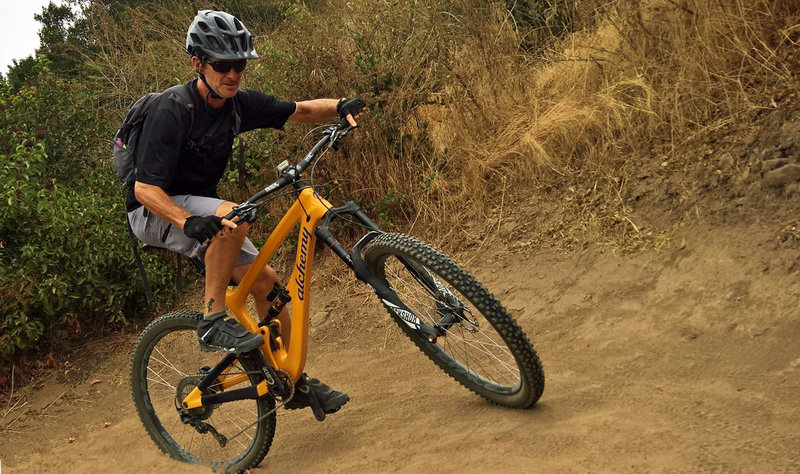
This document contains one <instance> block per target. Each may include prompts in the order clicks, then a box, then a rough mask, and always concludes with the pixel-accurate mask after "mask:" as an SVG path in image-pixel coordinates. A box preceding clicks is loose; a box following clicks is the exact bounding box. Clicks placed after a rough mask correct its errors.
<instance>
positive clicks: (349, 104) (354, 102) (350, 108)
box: [336, 98, 367, 118]
mask: <svg viewBox="0 0 800 474" xmlns="http://www.w3.org/2000/svg"><path fill="white" fill-rule="evenodd" d="M365 108H367V104H365V103H364V101H363V100H361V99H359V98H355V99H341V100H340V101H339V103H337V104H336V113H338V114H339V118H345V117H347V114H350V115H352V116H353V117H355V116H356V115H358V114H360V113H361V112H363V111H364V109H365Z"/></svg>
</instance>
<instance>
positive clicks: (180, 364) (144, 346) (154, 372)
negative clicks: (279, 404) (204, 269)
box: [131, 311, 275, 472]
mask: <svg viewBox="0 0 800 474" xmlns="http://www.w3.org/2000/svg"><path fill="white" fill-rule="evenodd" d="M200 318H202V314H200V313H197V312H194V311H177V312H173V313H168V314H165V315H163V316H161V317H159V318H158V319H156V320H155V321H153V322H152V323H150V324H149V325H148V326H147V327H146V328H145V330H144V331H143V332H142V334H141V335H140V336H139V340H138V342H137V343H136V348H135V350H134V354H133V358H132V360H131V394H132V396H133V401H134V405H135V406H136V411H137V412H138V414H139V418H140V420H141V421H142V424H143V425H144V427H145V430H146V431H147V433H148V434H149V435H150V438H152V439H153V441H154V442H155V443H156V445H157V446H158V447H159V448H160V449H161V450H162V451H163V452H165V453H167V454H169V455H170V456H171V457H172V458H174V459H176V460H178V461H183V462H187V463H198V464H205V465H210V467H211V468H212V469H213V470H214V471H216V472H240V471H244V470H246V469H251V468H253V467H255V466H257V465H258V464H259V463H260V462H261V461H262V460H263V459H264V457H265V456H266V455H267V452H268V451H269V448H270V446H271V445H272V439H273V437H274V435H275V413H274V412H273V413H271V414H270V415H268V416H266V417H264V418H263V419H261V417H262V416H264V414H266V413H268V412H270V411H271V410H273V409H274V408H275V401H274V400H273V399H272V398H271V397H269V396H267V397H261V398H259V399H258V400H240V401H236V402H227V403H222V404H219V405H215V406H212V407H206V408H201V409H197V410H205V411H203V412H201V413H202V417H205V418H202V419H203V421H206V422H209V423H211V424H212V425H214V426H215V428H216V429H218V430H219V431H220V433H221V434H223V435H224V434H226V433H227V434H228V435H229V436H232V434H233V433H236V432H237V431H239V430H240V429H241V428H244V427H245V426H247V425H248V424H250V423H252V422H255V421H256V420H257V419H258V420H259V421H258V422H257V423H256V424H255V426H254V427H252V428H250V429H249V431H246V432H245V433H243V436H239V437H236V438H233V439H231V441H230V443H229V444H227V445H226V447H225V448H222V447H220V446H219V443H218V442H217V441H216V440H215V439H214V437H213V436H212V435H211V434H210V433H206V434H199V433H197V432H196V430H195V429H194V428H193V427H192V426H190V425H186V424H184V423H182V422H181V421H180V416H179V414H178V412H177V409H175V408H174V406H173V407H172V409H170V407H169V406H168V405H169V403H174V399H175V397H173V399H172V400H170V399H169V394H170V392H173V393H174V395H177V390H179V389H180V387H181V383H184V384H186V382H185V381H184V379H186V378H187V377H201V373H200V368H201V367H213V366H214V365H215V364H216V362H218V361H219V360H221V359H222V357H224V354H223V353H221V352H214V353H204V352H200V350H199V345H198V341H197V323H198V322H199V320H200ZM234 367H235V369H236V370H237V371H242V372H244V371H246V372H248V377H249V379H250V383H251V384H253V385H255V384H257V383H258V382H259V381H260V380H261V378H260V376H259V375H258V372H259V371H260V368H261V364H260V363H259V362H258V360H257V358H256V357H255V356H253V357H250V356H248V355H244V356H242V357H240V358H239V359H238V361H237V362H236V363H235V366H234ZM188 385H189V388H186V390H190V389H191V384H188ZM234 388H241V384H240V386H238V387H234ZM178 398H180V397H178ZM156 406H157V407H158V408H156Z"/></svg>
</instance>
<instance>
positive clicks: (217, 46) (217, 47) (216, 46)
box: [206, 36, 224, 52]
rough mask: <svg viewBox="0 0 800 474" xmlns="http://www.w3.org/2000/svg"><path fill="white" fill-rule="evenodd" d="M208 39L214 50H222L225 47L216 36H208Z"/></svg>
mask: <svg viewBox="0 0 800 474" xmlns="http://www.w3.org/2000/svg"><path fill="white" fill-rule="evenodd" d="M206 39H208V44H209V45H210V46H211V49H213V50H214V51H219V52H221V51H222V50H223V49H224V48H223V47H222V45H221V44H220V43H219V40H217V38H214V37H213V36H207V37H206Z"/></svg>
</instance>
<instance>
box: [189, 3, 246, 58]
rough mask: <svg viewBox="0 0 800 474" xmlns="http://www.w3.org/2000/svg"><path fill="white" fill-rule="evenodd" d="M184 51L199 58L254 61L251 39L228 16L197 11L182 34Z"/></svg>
mask: <svg viewBox="0 0 800 474" xmlns="http://www.w3.org/2000/svg"><path fill="white" fill-rule="evenodd" d="M186 52H187V53H189V54H191V55H192V56H198V57H200V58H208V57H213V58H216V59H233V60H235V59H258V54H256V50H255V48H254V47H253V37H252V36H251V35H250V32H249V31H247V28H245V27H244V25H243V24H242V22H241V21H239V19H238V18H236V17H235V16H233V15H231V14H230V13H225V12H218V11H214V10H200V11H198V12H197V15H196V16H195V17H194V21H193V22H192V24H191V25H190V26H189V31H188V32H187V33H186Z"/></svg>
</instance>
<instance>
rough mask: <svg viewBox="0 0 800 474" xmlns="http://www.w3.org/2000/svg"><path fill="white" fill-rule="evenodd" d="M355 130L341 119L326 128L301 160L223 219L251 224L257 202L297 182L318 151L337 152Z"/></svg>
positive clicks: (235, 207) (345, 120)
mask: <svg viewBox="0 0 800 474" xmlns="http://www.w3.org/2000/svg"><path fill="white" fill-rule="evenodd" d="M355 128H357V127H353V126H352V125H350V123H349V122H348V121H347V119H346V118H343V119H341V120H340V121H339V123H337V124H335V125H331V126H329V127H328V128H326V129H325V131H324V132H323V133H322V135H323V136H322V138H320V139H319V141H317V143H315V144H314V146H313V147H311V150H309V152H308V153H306V155H305V156H304V157H303V159H302V160H300V161H298V162H297V164H296V165H294V166H290V167H288V168H286V169H284V170H283V172H282V173H281V176H280V177H279V178H278V179H277V180H275V181H274V182H273V183H272V184H270V185H269V186H267V187H265V188H264V189H262V190H260V191H259V192H257V193H255V194H254V195H252V196H250V197H249V198H248V199H247V200H246V201H245V202H243V203H241V204H239V205H238V206H234V208H233V210H231V212H229V213H228V214H227V215H225V216H224V217H223V219H228V220H232V219H233V218H234V217H237V216H238V217H239V221H238V222H244V221H248V222H252V220H251V219H254V218H255V209H256V206H255V204H256V203H257V202H258V201H260V200H261V199H263V198H264V197H265V196H267V195H269V194H272V193H274V192H275V191H278V190H279V189H282V188H284V187H286V186H288V185H290V184H294V183H295V182H297V181H299V180H300V175H302V174H303V172H304V171H305V170H306V168H308V166H309V165H310V164H311V163H312V162H313V161H314V158H315V157H316V156H317V154H318V153H319V152H320V150H322V149H323V148H325V147H326V145H327V148H333V150H334V151H338V150H339V149H340V148H341V147H342V146H343V145H344V143H343V142H342V141H341V140H342V139H343V138H344V137H345V136H347V134H349V133H350V132H351V131H353V130H354V129H355Z"/></svg>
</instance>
